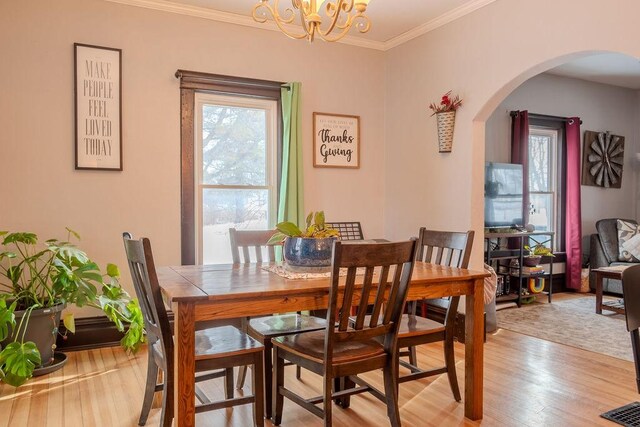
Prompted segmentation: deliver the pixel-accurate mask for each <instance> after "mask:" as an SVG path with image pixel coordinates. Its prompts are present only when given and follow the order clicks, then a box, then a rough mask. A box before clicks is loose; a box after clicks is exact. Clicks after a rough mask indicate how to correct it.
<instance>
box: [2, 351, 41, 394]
mask: <svg viewBox="0 0 640 427" xmlns="http://www.w3.org/2000/svg"><path fill="white" fill-rule="evenodd" d="M40 363H41V359H40V352H39V351H38V348H37V347H36V345H35V343H33V342H31V341H29V342H25V343H19V342H12V343H10V344H9V345H7V346H6V347H5V348H4V349H3V350H2V351H1V352H0V370H2V372H3V375H4V376H3V378H2V380H3V381H4V382H6V383H7V384H10V385H12V386H14V387H18V386H20V385H22V384H24V382H25V381H26V380H28V379H29V378H31V375H32V374H33V370H34V369H35V367H36V366H39V365H40Z"/></svg>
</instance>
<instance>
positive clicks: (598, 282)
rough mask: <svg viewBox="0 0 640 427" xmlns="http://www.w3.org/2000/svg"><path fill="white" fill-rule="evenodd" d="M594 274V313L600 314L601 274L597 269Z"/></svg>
mask: <svg viewBox="0 0 640 427" xmlns="http://www.w3.org/2000/svg"><path fill="white" fill-rule="evenodd" d="M593 274H595V275H596V314H602V274H600V273H598V272H597V271H596V272H595V273H593Z"/></svg>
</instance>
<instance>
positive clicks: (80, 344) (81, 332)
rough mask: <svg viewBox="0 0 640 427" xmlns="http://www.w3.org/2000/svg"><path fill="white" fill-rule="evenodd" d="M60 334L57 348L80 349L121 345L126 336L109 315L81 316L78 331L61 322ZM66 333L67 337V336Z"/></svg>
mask: <svg viewBox="0 0 640 427" xmlns="http://www.w3.org/2000/svg"><path fill="white" fill-rule="evenodd" d="M168 315H169V321H170V322H171V323H173V313H171V312H169V313H168ZM59 331H60V334H59V335H58V339H57V340H56V346H57V350H61V351H79V350H91V349H96V348H102V347H115V346H119V345H120V340H121V339H122V337H123V336H124V333H123V332H120V331H118V329H117V328H116V327H115V325H114V324H113V322H111V321H110V320H109V319H108V318H107V316H95V317H81V318H78V319H76V333H75V334H72V333H71V332H68V331H67V328H65V327H64V324H63V323H62V322H60V327H59ZM65 335H66V338H65Z"/></svg>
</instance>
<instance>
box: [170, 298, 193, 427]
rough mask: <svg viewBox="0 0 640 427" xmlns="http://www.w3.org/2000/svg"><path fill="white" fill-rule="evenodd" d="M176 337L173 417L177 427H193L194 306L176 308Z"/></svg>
mask: <svg viewBox="0 0 640 427" xmlns="http://www.w3.org/2000/svg"><path fill="white" fill-rule="evenodd" d="M173 311H174V313H175V335H174V345H175V350H174V354H175V357H174V361H173V362H174V363H173V365H174V376H173V379H174V392H173V395H174V414H175V423H174V425H175V426H177V427H194V426H195V424H196V401H195V372H196V359H195V356H196V352H195V338H196V337H195V323H196V322H195V305H194V304H193V303H189V302H180V303H178V304H174V305H173Z"/></svg>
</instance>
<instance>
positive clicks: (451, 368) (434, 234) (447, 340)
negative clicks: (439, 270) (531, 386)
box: [398, 227, 474, 402]
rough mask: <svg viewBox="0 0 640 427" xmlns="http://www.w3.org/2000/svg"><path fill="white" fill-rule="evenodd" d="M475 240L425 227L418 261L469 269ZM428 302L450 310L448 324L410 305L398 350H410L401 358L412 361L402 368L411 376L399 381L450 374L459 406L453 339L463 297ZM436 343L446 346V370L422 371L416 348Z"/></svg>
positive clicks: (421, 236)
mask: <svg viewBox="0 0 640 427" xmlns="http://www.w3.org/2000/svg"><path fill="white" fill-rule="evenodd" d="M473 236H474V232H473V231H471V230H470V231H467V232H452V231H435V230H427V229H426V228H424V227H422V228H421V229H420V234H419V237H418V256H417V259H418V260H419V261H424V262H429V263H432V264H439V265H445V266H450V267H458V268H467V267H468V265H469V258H470V256H471V246H472V245H473ZM428 301H429V304H433V305H437V306H439V307H443V308H445V309H446V314H445V319H444V324H442V323H438V322H436V321H434V320H430V319H426V318H424V317H421V316H418V315H416V311H417V307H418V302H417V301H412V302H411V303H410V304H408V306H409V310H408V314H404V315H403V316H402V323H401V325H400V332H399V333H398V347H399V348H400V349H406V350H401V351H400V357H403V356H408V357H409V361H408V362H407V361H405V360H402V359H401V360H400V364H401V365H402V366H404V367H406V368H408V369H409V370H410V371H411V373H410V374H407V375H403V376H401V377H400V379H399V381H400V383H403V382H406V381H412V380H417V379H420V378H425V377H429V376H432V375H440V374H443V373H445V372H446V373H447V376H448V378H449V385H450V386H451V391H452V393H453V397H454V398H455V400H456V401H458V402H459V401H460V400H461V396H460V388H459V386H458V379H457V375H456V364H455V356H454V349H453V337H454V332H455V320H456V315H457V313H458V304H459V302H460V297H449V298H439V299H435V300H428ZM432 342H444V360H445V366H444V367H441V368H435V369H429V370H423V369H420V368H419V367H418V363H417V357H416V346H418V345H421V344H429V343H432Z"/></svg>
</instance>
